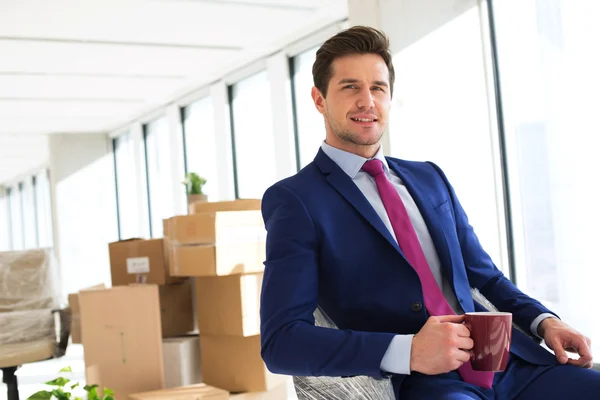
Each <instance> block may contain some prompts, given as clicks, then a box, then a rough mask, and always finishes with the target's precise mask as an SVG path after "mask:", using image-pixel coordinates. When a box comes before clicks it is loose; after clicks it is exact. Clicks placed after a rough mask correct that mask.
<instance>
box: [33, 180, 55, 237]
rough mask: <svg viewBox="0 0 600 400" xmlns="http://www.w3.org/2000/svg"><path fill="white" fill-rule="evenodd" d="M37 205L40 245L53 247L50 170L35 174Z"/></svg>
mask: <svg viewBox="0 0 600 400" xmlns="http://www.w3.org/2000/svg"><path fill="white" fill-rule="evenodd" d="M35 206H36V210H37V212H36V214H37V231H38V241H39V243H38V246H39V247H52V246H53V244H54V243H53V242H54V241H53V239H52V204H51V201H50V180H49V179H48V170H43V171H41V172H40V173H38V174H37V175H36V176H35Z"/></svg>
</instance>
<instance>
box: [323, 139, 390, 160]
mask: <svg viewBox="0 0 600 400" xmlns="http://www.w3.org/2000/svg"><path fill="white" fill-rule="evenodd" d="M325 143H327V144H328V145H330V146H331V147H335V148H336V149H339V150H343V151H347V152H348V153H352V154H356V155H357V156H361V157H363V158H373V157H375V154H377V152H378V151H379V146H380V145H381V144H380V143H379V142H377V143H375V144H371V145H358V144H355V143H350V142H334V141H332V140H329V139H326V140H325Z"/></svg>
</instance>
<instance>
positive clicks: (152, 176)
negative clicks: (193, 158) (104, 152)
mask: <svg viewBox="0 0 600 400" xmlns="http://www.w3.org/2000/svg"><path fill="white" fill-rule="evenodd" d="M145 140H146V156H147V166H148V192H149V194H150V221H151V223H152V237H154V238H159V237H162V236H163V222H162V221H163V219H165V218H170V217H172V216H173V215H175V212H176V210H175V204H174V203H173V177H172V176H171V175H170V172H171V170H172V168H171V155H170V152H169V149H170V148H171V144H170V143H169V127H168V125H167V119H166V118H160V119H157V120H156V121H153V122H151V123H149V124H148V125H146V137H145Z"/></svg>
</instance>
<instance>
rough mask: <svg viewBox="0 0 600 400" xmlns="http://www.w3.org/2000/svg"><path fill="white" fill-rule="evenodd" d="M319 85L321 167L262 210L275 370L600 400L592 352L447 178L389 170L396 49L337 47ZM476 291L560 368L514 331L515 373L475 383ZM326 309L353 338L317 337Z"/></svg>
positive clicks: (368, 37) (371, 41)
mask: <svg viewBox="0 0 600 400" xmlns="http://www.w3.org/2000/svg"><path fill="white" fill-rule="evenodd" d="M313 77H314V83H315V87H314V88H313V89H312V97H313V100H314V103H315V106H316V108H317V110H318V111H319V112H320V113H321V114H322V115H323V117H324V121H325V128H326V139H325V142H324V143H323V144H322V147H321V149H320V151H319V152H318V154H317V156H316V158H315V160H314V162H312V163H311V164H309V165H308V166H306V168H304V169H303V170H302V171H300V172H299V173H298V174H296V175H295V176H293V177H291V178H288V179H285V180H283V181H281V182H279V183H277V184H275V185H274V186H272V187H271V188H269V189H268V190H267V192H266V193H265V195H264V197H263V208H262V211H263V217H264V220H265V225H266V228H267V232H268V235H267V260H266V262H265V276H264V281H263V282H264V283H263V289H262V299H261V332H262V356H263V358H264V360H265V362H266V364H267V366H268V367H269V369H270V370H271V371H273V372H276V373H281V374H288V375H302V376H354V375H367V376H372V377H376V378H377V377H384V376H389V375H391V376H392V383H393V385H394V390H395V393H396V397H397V398H402V399H403V400H404V399H409V400H410V399H428V400H435V399H452V400H458V399H518V400H530V399H563V398H567V396H570V397H573V398H576V399H598V398H600V373H598V372H596V371H593V370H591V369H589V367H591V365H592V354H591V351H590V341H589V339H587V338H586V337H584V336H582V335H581V334H580V333H578V332H576V331H575V330H573V329H572V328H570V327H569V326H567V325H566V324H565V323H563V322H561V321H560V319H558V317H556V316H555V315H554V314H553V313H552V312H551V311H550V310H548V309H546V308H545V307H544V306H543V305H542V304H541V303H539V302H538V301H536V300H533V299H531V298H530V297H528V296H526V295H525V294H523V293H522V292H521V291H519V290H518V289H517V288H516V287H515V286H514V285H513V284H512V283H511V282H510V281H509V280H508V279H506V277H504V276H503V274H502V273H501V272H500V271H499V270H498V269H497V268H496V267H495V266H494V264H493V262H492V260H491V259H490V257H489V256H488V255H487V254H486V253H485V251H484V250H483V249H482V248H481V246H480V244H479V242H478V240H477V237H476V236H475V233H474V231H473V229H472V227H471V226H470V225H469V223H468V221H467V217H466V214H465V212H464V210H463V209H462V207H461V205H460V203H459V202H458V199H457V198H456V194H455V193H454V190H453V189H452V187H451V186H450V184H449V183H448V181H447V179H446V177H445V176H444V174H443V172H442V171H441V170H440V169H439V168H438V167H437V166H436V165H434V164H432V163H425V162H408V161H403V160H399V159H395V158H389V157H383V155H382V151H381V146H380V141H381V137H382V135H383V134H384V131H385V130H386V127H387V123H388V113H389V109H390V104H391V98H392V88H393V84H394V69H393V65H392V60H391V55H390V52H389V48H388V39H387V37H385V35H384V34H382V33H381V32H379V31H377V30H374V29H371V28H367V27H354V28H351V29H349V30H346V31H344V32H341V33H339V34H337V35H335V36H334V37H332V38H331V39H329V40H328V41H327V42H326V43H325V44H324V45H323V46H322V47H321V48H320V49H319V51H318V52H317V58H316V61H315V63H314V66H313ZM471 287H473V288H477V289H478V290H479V291H480V292H481V293H482V294H483V295H484V296H485V297H487V298H488V299H489V300H490V301H491V302H492V303H493V304H494V305H495V306H496V307H497V308H498V309H499V310H501V311H507V312H511V313H512V314H513V321H514V323H515V324H516V325H518V326H519V327H520V328H521V329H522V330H524V331H525V332H530V333H531V335H532V336H533V337H535V336H538V337H540V338H543V339H544V340H545V342H546V343H547V345H548V346H549V347H550V348H552V349H553V350H554V351H555V355H552V354H551V353H550V352H548V351H547V350H545V349H544V348H542V347H541V346H540V345H539V344H538V343H536V342H535V341H534V340H533V339H531V338H530V337H529V336H526V335H524V334H523V333H521V332H519V331H518V330H515V329H513V340H512V345H511V356H510V361H509V365H508V367H507V369H506V370H505V371H504V372H498V373H495V374H494V373H485V372H476V371H473V370H472V369H471V368H470V364H469V362H468V361H469V349H471V348H472V346H473V341H472V340H471V338H470V337H469V336H470V335H469V331H468V329H467V328H466V327H465V326H464V324H462V322H463V316H462V314H464V312H472V311H475V310H479V311H481V310H483V308H482V307H481V306H480V305H479V304H477V303H476V302H474V301H473V298H472V296H471ZM317 307H321V309H322V310H323V311H324V312H325V313H326V314H327V315H328V317H329V318H331V319H332V320H333V322H334V323H335V324H336V325H337V326H338V327H339V328H340V329H339V330H335V329H327V328H322V327H317V326H315V325H314V317H313V312H314V311H315V309H316V308H317ZM565 350H571V351H575V352H578V353H579V355H580V357H579V358H578V359H568V357H567V354H566V352H565ZM559 382H560V383H559Z"/></svg>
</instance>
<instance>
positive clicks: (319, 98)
mask: <svg viewBox="0 0 600 400" xmlns="http://www.w3.org/2000/svg"><path fill="white" fill-rule="evenodd" d="M310 95H311V96H312V99H313V101H314V102H315V107H317V110H318V111H319V112H320V113H321V114H325V112H326V106H325V96H323V94H322V93H321V91H320V90H319V89H317V87H316V86H313V88H312V91H311V93H310Z"/></svg>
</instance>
